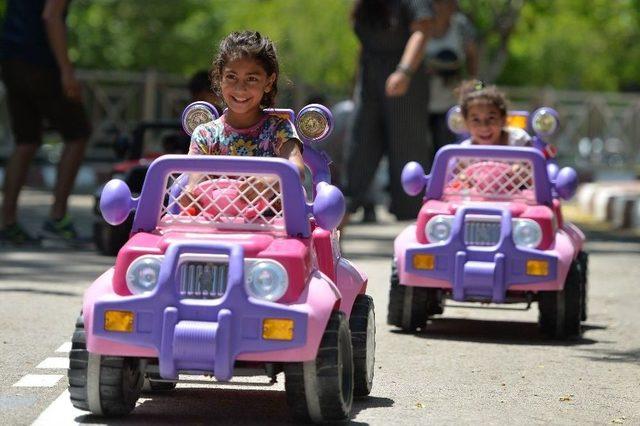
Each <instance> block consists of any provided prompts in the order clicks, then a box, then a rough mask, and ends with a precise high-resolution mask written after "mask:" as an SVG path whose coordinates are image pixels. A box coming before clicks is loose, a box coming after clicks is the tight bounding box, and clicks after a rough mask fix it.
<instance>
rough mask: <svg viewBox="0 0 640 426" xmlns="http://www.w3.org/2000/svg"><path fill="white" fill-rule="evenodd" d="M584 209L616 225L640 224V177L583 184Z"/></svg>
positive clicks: (579, 196) (580, 199)
mask: <svg viewBox="0 0 640 426" xmlns="http://www.w3.org/2000/svg"><path fill="white" fill-rule="evenodd" d="M576 200H577V203H578V206H579V208H580V210H582V211H583V212H584V213H586V214H588V215H590V216H592V217H593V218H594V219H595V220H596V221H599V222H607V223H609V224H611V226H612V227H614V228H616V229H631V228H640V181H602V182H590V183H585V184H582V185H580V187H579V188H578V191H577V193H576Z"/></svg>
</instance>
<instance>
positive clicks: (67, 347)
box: [56, 342, 71, 354]
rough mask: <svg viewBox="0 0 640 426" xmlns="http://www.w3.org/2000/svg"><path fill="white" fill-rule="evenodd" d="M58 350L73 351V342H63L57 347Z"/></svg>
mask: <svg viewBox="0 0 640 426" xmlns="http://www.w3.org/2000/svg"><path fill="white" fill-rule="evenodd" d="M56 352H63V353H67V354H68V353H69V352H71V342H66V343H63V344H62V345H60V347H59V348H58V349H56Z"/></svg>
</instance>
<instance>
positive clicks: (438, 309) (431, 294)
mask: <svg viewBox="0 0 640 426" xmlns="http://www.w3.org/2000/svg"><path fill="white" fill-rule="evenodd" d="M426 290H427V317H430V316H433V315H442V314H443V313H444V296H443V292H442V289H439V288H428V289H426Z"/></svg>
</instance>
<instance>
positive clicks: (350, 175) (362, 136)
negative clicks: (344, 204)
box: [346, 101, 384, 212]
mask: <svg viewBox="0 0 640 426" xmlns="http://www.w3.org/2000/svg"><path fill="white" fill-rule="evenodd" d="M379 107H380V105H378V104H377V103H375V102H373V101H371V102H358V103H357V104H356V108H355V111H354V121H353V130H352V140H351V143H350V144H349V149H348V152H347V162H346V163H347V168H346V177H347V182H346V192H347V196H348V197H349V203H350V207H351V208H350V209H349V211H350V212H353V207H357V206H360V205H362V204H363V203H365V202H366V196H367V192H368V190H369V187H370V186H371V182H372V181H373V177H374V175H375V172H376V170H377V168H378V164H379V163H380V159H381V158H382V154H383V138H384V129H383V126H382V120H381V119H380V118H379Z"/></svg>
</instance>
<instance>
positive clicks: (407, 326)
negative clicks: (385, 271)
mask: <svg viewBox="0 0 640 426" xmlns="http://www.w3.org/2000/svg"><path fill="white" fill-rule="evenodd" d="M428 290H429V289H426V288H421V287H409V286H404V285H400V280H399V279H398V272H397V267H396V264H395V262H394V263H393V264H392V266H391V287H390V289H389V309H388V311H387V324H389V325H395V326H397V327H400V328H401V329H402V330H404V331H414V330H416V329H417V328H420V327H424V326H425V325H427V299H428Z"/></svg>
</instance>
